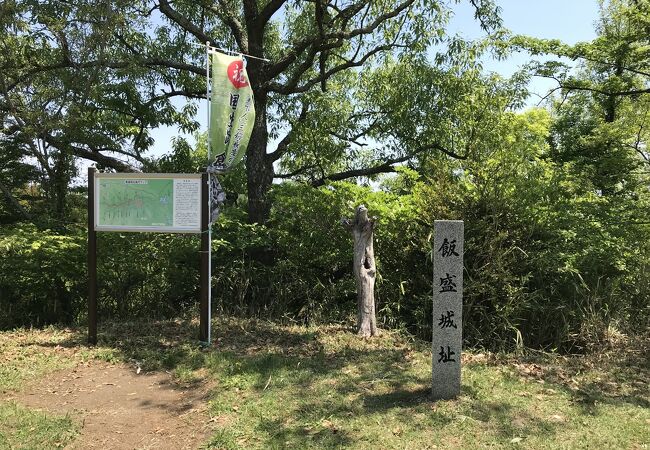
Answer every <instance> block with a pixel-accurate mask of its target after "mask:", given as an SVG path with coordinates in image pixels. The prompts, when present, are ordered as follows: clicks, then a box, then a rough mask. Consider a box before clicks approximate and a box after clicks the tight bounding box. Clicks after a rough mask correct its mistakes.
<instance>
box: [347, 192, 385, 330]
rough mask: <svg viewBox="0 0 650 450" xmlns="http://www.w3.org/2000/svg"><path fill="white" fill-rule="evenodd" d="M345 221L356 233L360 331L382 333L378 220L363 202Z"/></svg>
mask: <svg viewBox="0 0 650 450" xmlns="http://www.w3.org/2000/svg"><path fill="white" fill-rule="evenodd" d="M342 222H343V224H344V225H345V226H346V228H347V229H348V230H349V231H350V232H351V233H352V236H353V237H354V260H353V270H354V277H355V279H356V281H357V333H358V334H359V336H362V337H371V336H377V335H379V330H378V329H377V319H376V316H375V277H376V273H377V271H376V267H375V252H374V249H373V230H374V227H375V221H374V220H373V219H369V218H368V209H367V208H366V207H365V206H364V205H360V206H359V207H358V208H357V212H356V216H355V218H354V220H353V221H351V220H350V219H344V220H343V221H342Z"/></svg>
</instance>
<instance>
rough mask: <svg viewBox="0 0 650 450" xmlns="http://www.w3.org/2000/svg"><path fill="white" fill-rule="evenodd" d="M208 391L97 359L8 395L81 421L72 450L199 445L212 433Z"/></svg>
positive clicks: (160, 375) (194, 446) (187, 446)
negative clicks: (209, 420) (78, 433)
mask: <svg viewBox="0 0 650 450" xmlns="http://www.w3.org/2000/svg"><path fill="white" fill-rule="evenodd" d="M206 396H207V389H206V388H205V387H204V386H193V387H182V386H179V385H177V384H175V383H173V382H172V381H171V378H170V377H169V376H168V375H167V374H161V373H155V374H144V373H140V374H137V373H136V371H135V370H134V369H133V368H131V367H127V366H125V365H108V364H105V363H97V362H93V363H92V364H82V365H79V366H77V367H76V368H74V369H69V370H65V371H59V372H56V373H53V374H50V375H48V376H46V377H44V378H43V379H41V380H40V381H39V382H38V383H35V384H32V385H30V386H27V387H26V388H25V389H22V390H21V391H20V392H17V393H13V394H11V395H10V396H9V398H8V399H10V400H15V401H16V402H18V403H19V404H22V405H24V406H27V407H30V408H36V409H42V410H46V411H49V412H53V413H57V414H66V413H70V414H71V416H72V417H74V418H75V419H76V420H77V421H78V422H79V423H80V424H81V430H80V435H79V436H78V437H77V439H76V440H75V441H74V442H73V443H72V444H71V446H70V447H69V448H73V449H88V448H90V449H92V448H103V449H153V448H155V449H195V448H198V447H200V446H201V444H204V443H205V442H206V440H207V438H208V436H209V427H208V419H209V417H208V416H207V414H206V404H207V398H206Z"/></svg>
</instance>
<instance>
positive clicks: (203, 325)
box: [199, 173, 210, 344]
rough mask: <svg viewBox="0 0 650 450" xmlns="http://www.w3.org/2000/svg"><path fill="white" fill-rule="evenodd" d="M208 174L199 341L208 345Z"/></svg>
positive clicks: (203, 213)
mask: <svg viewBox="0 0 650 450" xmlns="http://www.w3.org/2000/svg"><path fill="white" fill-rule="evenodd" d="M208 187H209V186H208V174H207V173H204V174H203V175H202V176H201V276H200V284H201V319H200V324H199V329H200V331H199V339H200V341H201V342H204V343H208V344H209V342H208V334H209V331H208V327H209V324H210V314H209V306H210V305H209V301H210V300H209V299H210V297H209V295H210V259H209V258H210V254H209V252H210V235H209V233H208V229H209V226H210V225H209V224H210V211H209V208H208V205H209V197H208Z"/></svg>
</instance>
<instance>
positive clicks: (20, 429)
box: [0, 402, 77, 449]
mask: <svg viewBox="0 0 650 450" xmlns="http://www.w3.org/2000/svg"><path fill="white" fill-rule="evenodd" d="M76 434H77V428H76V426H75V424H74V423H73V421H72V419H70V418H69V417H67V416H66V417H56V416H52V415H46V414H44V413H42V412H38V411H31V410H28V409H26V408H22V407H20V406H18V405H17V404H15V403H13V402H11V403H0V448H11V449H13V448H16V449H17V448H23V449H44V448H63V447H65V446H66V444H68V443H69V442H71V441H72V440H73V439H74V437H75V435H76Z"/></svg>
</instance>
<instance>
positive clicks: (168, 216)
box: [94, 173, 202, 233]
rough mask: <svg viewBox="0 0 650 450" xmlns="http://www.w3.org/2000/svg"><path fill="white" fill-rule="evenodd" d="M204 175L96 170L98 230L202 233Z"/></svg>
mask: <svg viewBox="0 0 650 450" xmlns="http://www.w3.org/2000/svg"><path fill="white" fill-rule="evenodd" d="M201 201H202V199H201V174H168V173H167V174H156V173H96V174H95V192H94V203H95V205H94V211H95V230H96V231H155V232H164V233H200V232H201Z"/></svg>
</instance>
